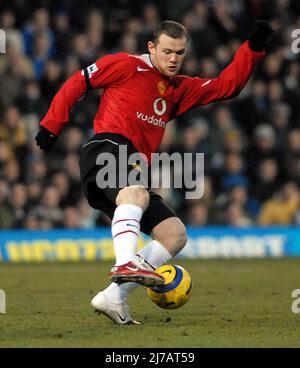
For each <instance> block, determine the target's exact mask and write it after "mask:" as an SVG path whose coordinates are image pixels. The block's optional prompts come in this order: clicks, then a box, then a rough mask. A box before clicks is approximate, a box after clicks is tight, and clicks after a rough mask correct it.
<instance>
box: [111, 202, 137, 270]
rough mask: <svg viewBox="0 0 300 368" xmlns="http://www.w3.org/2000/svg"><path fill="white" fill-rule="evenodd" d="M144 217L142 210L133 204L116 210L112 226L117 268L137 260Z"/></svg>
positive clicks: (121, 206)
mask: <svg viewBox="0 0 300 368" xmlns="http://www.w3.org/2000/svg"><path fill="white" fill-rule="evenodd" d="M142 215H143V210H142V208H141V207H138V206H136V205H133V204H121V205H120V206H118V207H117V208H116V210H115V213H114V217H113V219H112V226H111V232H112V236H113V240H114V248H115V256H116V266H119V265H122V264H125V263H128V262H130V261H135V260H136V248H137V239H138V237H139V235H140V221H141V218H142Z"/></svg>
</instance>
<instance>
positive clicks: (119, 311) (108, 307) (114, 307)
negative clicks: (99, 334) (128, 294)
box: [91, 291, 140, 325]
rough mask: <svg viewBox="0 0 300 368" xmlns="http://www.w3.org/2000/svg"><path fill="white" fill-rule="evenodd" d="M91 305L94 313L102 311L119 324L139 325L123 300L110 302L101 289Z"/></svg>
mask: <svg viewBox="0 0 300 368" xmlns="http://www.w3.org/2000/svg"><path fill="white" fill-rule="evenodd" d="M91 305H92V307H94V308H95V313H97V314H101V313H102V314H104V315H105V316H107V317H108V318H110V319H111V320H112V321H114V322H115V323H117V324H119V325H132V324H135V325H140V322H137V321H135V320H133V319H132V318H131V316H130V314H129V306H128V305H127V304H126V303H125V302H123V303H120V304H115V303H111V302H110V301H109V300H108V299H107V297H106V296H105V295H104V293H103V292H101V291H100V292H99V293H98V294H97V295H96V296H95V297H94V298H93V299H92V301H91Z"/></svg>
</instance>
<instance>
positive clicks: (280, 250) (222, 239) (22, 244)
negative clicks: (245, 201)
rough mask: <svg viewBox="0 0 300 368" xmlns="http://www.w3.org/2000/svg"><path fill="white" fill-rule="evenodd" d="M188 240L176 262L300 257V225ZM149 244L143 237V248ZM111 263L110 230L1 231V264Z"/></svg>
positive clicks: (215, 232) (192, 235) (195, 231)
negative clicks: (180, 259)
mask: <svg viewBox="0 0 300 368" xmlns="http://www.w3.org/2000/svg"><path fill="white" fill-rule="evenodd" d="M188 239H189V240H188V243H187V245H186V247H185V248H184V249H183V250H182V251H181V253H180V254H179V255H178V258H261V257H284V256H300V227H272V228H257V227H255V228H244V229H241V228H229V227H205V228H188ZM146 242H147V238H146V237H141V238H140V239H139V247H142V246H143V245H144V244H145V243H146ZM111 259H114V249H113V243H112V239H111V231H110V229H109V228H101V229H98V230H53V231H26V230H19V231H11V230H9V231H1V232H0V262H43V261H95V260H111Z"/></svg>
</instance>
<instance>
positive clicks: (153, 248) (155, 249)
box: [103, 240, 173, 304]
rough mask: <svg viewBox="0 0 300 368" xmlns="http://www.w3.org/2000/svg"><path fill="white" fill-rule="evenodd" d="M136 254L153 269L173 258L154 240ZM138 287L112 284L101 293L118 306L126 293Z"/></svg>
mask: <svg viewBox="0 0 300 368" xmlns="http://www.w3.org/2000/svg"><path fill="white" fill-rule="evenodd" d="M138 254H140V255H141V256H143V257H144V258H145V260H146V261H147V262H148V263H149V264H150V265H151V266H152V267H153V268H154V269H155V268H158V267H160V266H162V265H163V264H165V263H167V262H168V261H169V260H170V259H171V258H173V257H172V256H171V254H170V253H169V252H168V251H167V249H166V248H165V247H164V246H163V245H162V244H160V243H159V242H158V241H156V240H152V241H150V242H149V243H148V244H146V245H145V246H144V248H142V249H141V250H140V251H139V252H138ZM138 286H140V284H138V283H137V282H126V283H125V284H121V285H118V284H116V283H114V282H112V283H111V284H110V285H109V286H108V287H107V288H106V289H105V290H103V292H104V293H105V295H106V296H107V297H108V298H109V300H110V301H111V302H112V303H117V304H118V303H122V302H124V301H125V300H126V298H127V296H128V293H130V292H131V291H132V290H134V289H135V288H137V287H138Z"/></svg>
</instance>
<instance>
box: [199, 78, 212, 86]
mask: <svg viewBox="0 0 300 368" xmlns="http://www.w3.org/2000/svg"><path fill="white" fill-rule="evenodd" d="M210 82H211V79H210V80H208V81H206V82H205V83H203V84H202V85H201V87H203V86H206V85H207V84H208V83H210Z"/></svg>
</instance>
